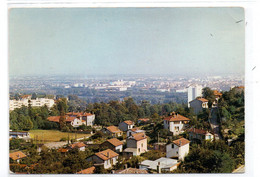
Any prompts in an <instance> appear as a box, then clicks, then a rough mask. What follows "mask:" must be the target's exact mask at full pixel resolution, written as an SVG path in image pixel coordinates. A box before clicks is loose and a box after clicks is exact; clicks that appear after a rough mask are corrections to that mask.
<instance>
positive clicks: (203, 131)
mask: <svg viewBox="0 0 260 177" xmlns="http://www.w3.org/2000/svg"><path fill="white" fill-rule="evenodd" d="M187 131H188V132H193V133H196V134H201V135H206V134H207V133H208V131H206V130H202V129H197V128H190V129H188V130H187Z"/></svg>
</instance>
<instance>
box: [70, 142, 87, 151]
mask: <svg viewBox="0 0 260 177" xmlns="http://www.w3.org/2000/svg"><path fill="white" fill-rule="evenodd" d="M85 147H86V145H85V144H84V143H82V142H78V143H74V144H72V145H70V148H71V149H75V148H77V149H78V150H79V151H85Z"/></svg>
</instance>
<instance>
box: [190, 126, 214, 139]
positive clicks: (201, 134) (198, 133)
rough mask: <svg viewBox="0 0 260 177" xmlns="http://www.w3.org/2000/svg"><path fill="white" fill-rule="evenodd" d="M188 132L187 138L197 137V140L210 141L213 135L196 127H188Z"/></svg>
mask: <svg viewBox="0 0 260 177" xmlns="http://www.w3.org/2000/svg"><path fill="white" fill-rule="evenodd" d="M187 132H189V139H190V140H193V139H199V140H201V141H202V140H210V141H212V140H213V139H214V135H213V134H211V133H210V132H208V131H206V130H201V129H196V128H190V129H188V130H187Z"/></svg>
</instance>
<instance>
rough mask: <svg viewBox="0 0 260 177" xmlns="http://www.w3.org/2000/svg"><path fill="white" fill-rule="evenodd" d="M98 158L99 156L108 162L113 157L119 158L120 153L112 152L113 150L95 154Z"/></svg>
mask: <svg viewBox="0 0 260 177" xmlns="http://www.w3.org/2000/svg"><path fill="white" fill-rule="evenodd" d="M95 155H96V156H98V157H99V158H101V159H102V160H108V159H111V158H113V157H116V156H119V154H118V153H116V152H114V151H112V150H111V149H107V150H104V151H101V152H97V153H95Z"/></svg>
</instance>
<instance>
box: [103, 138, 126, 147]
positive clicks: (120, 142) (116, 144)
mask: <svg viewBox="0 0 260 177" xmlns="http://www.w3.org/2000/svg"><path fill="white" fill-rule="evenodd" d="M107 141H108V142H109V143H110V144H112V145H114V146H119V145H122V144H123V142H122V141H119V140H118V139H116V138H112V139H109V140H107Z"/></svg>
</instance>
